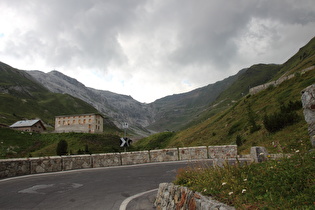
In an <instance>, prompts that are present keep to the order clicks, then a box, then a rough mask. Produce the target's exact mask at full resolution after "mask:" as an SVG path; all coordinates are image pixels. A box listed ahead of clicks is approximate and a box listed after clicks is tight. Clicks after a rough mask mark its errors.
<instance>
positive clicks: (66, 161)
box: [61, 155, 93, 171]
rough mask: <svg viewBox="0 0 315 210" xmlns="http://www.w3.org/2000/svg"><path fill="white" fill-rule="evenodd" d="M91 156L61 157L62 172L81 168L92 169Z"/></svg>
mask: <svg viewBox="0 0 315 210" xmlns="http://www.w3.org/2000/svg"><path fill="white" fill-rule="evenodd" d="M91 157H92V156H91V155H70V156H61V158H62V170H64V171H67V170H74V169H83V168H92V167H93V165H92V158H91Z"/></svg>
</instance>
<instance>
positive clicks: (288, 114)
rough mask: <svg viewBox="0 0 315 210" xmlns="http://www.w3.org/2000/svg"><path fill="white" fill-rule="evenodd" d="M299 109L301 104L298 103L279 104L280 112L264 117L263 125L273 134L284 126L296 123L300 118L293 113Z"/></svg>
mask: <svg viewBox="0 0 315 210" xmlns="http://www.w3.org/2000/svg"><path fill="white" fill-rule="evenodd" d="M301 107H302V104H301V102H300V101H295V102H292V101H289V103H288V104H281V105H280V111H278V112H275V113H273V114H270V115H267V114H266V115H265V116H264V119H263V123H264V126H265V128H266V129H267V130H268V131H269V132H271V133H274V132H277V131H279V130H281V129H283V128H284V127H286V126H289V125H293V124H294V123H297V122H298V121H299V120H300V117H299V115H298V114H297V113H296V112H295V111H296V110H298V109H300V108H301Z"/></svg>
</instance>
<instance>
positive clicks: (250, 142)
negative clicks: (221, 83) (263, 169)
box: [137, 38, 315, 153]
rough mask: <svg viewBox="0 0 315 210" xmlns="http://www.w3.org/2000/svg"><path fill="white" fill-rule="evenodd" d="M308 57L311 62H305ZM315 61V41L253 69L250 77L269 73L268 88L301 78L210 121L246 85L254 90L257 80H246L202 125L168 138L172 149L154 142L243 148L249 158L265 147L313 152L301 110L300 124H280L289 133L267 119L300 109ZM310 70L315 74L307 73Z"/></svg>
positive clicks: (246, 97)
mask: <svg viewBox="0 0 315 210" xmlns="http://www.w3.org/2000/svg"><path fill="white" fill-rule="evenodd" d="M301 55H302V56H301ZM303 55H306V56H305V57H303ZM314 55H315V38H313V39H312V40H311V41H310V42H309V43H308V44H307V45H306V46H304V47H302V48H301V49H300V50H299V51H298V52H297V53H296V54H295V55H294V56H292V57H291V58H290V59H289V60H288V61H287V62H285V63H284V64H282V65H263V66H261V64H260V65H254V66H252V67H251V69H252V70H251V72H248V73H250V74H254V73H255V72H257V69H256V68H257V67H264V68H266V69H269V70H268V71H270V72H269V73H270V74H265V73H263V75H265V76H263V77H264V78H265V82H267V81H274V80H277V79H279V78H280V77H281V74H282V75H284V76H282V77H285V76H286V75H289V74H292V73H293V74H294V75H295V76H294V77H293V78H291V79H287V80H285V81H284V82H283V83H281V84H279V85H278V86H270V87H269V88H267V89H266V90H264V91H261V92H259V93H257V94H255V95H249V94H248V95H244V96H241V97H240V99H239V100H235V101H234V103H229V104H227V105H225V106H223V108H222V107H221V108H222V109H220V110H219V112H218V111H217V113H212V115H210V114H209V113H211V111H212V110H213V109H216V108H217V107H219V106H221V105H222V103H221V104H218V103H219V102H220V100H221V101H222V100H225V99H227V98H231V97H232V96H233V95H240V94H239V93H240V90H241V89H242V88H240V87H241V86H242V85H241V84H246V85H248V83H246V82H249V81H248V80H250V78H252V77H250V76H249V75H250V74H249V75H247V74H246V73H244V74H242V75H241V77H239V79H238V80H236V81H235V83H234V84H232V85H231V86H230V87H229V88H228V89H226V90H225V91H224V92H222V94H221V95H220V96H219V97H218V99H217V100H216V101H215V102H214V103H217V104H218V105H217V106H213V105H212V106H210V107H209V109H208V110H206V111H205V112H204V113H201V114H200V119H202V120H200V122H199V123H196V124H194V125H192V126H190V127H187V128H186V129H185V130H182V131H180V132H177V133H176V134H173V135H171V139H170V138H169V135H168V138H167V141H166V142H167V144H166V145H165V142H164V141H163V139H162V140H160V141H161V142H163V144H161V145H160V147H157V146H156V145H157V144H156V143H155V142H154V143H155V144H154V145H155V146H156V147H155V148H161V147H162V148H163V147H164V148H165V147H183V146H185V147H186V146H197V145H224V144H236V143H237V144H238V145H239V146H240V147H239V152H241V153H249V148H250V147H251V146H256V145H259V146H265V147H266V148H267V149H268V151H269V152H271V153H272V152H285V153H287V152H292V150H294V148H296V147H297V145H304V146H305V147H306V149H307V148H308V147H310V143H309V136H308V131H307V124H306V122H305V120H304V116H303V113H302V108H301V106H300V107H299V108H298V109H297V110H294V113H296V114H294V115H293V116H295V118H294V119H293V121H294V122H289V123H288V122H286V123H287V124H282V123H283V122H282V121H280V122H281V127H282V126H283V128H281V129H279V130H276V131H272V132H271V131H269V130H267V129H266V127H265V124H264V119H266V118H265V117H266V116H276V115H277V113H279V112H281V110H282V111H283V110H285V109H284V107H289V105H290V104H298V103H299V102H300V101H301V91H302V90H303V89H304V88H306V87H308V86H309V85H312V84H314V83H315V69H314V68H313V67H314V65H315V63H314ZM253 67H254V68H253ZM305 69H313V70H310V71H307V72H303V70H305ZM254 75H256V74H254ZM256 76H257V75H256ZM261 79H262V78H261V77H260V78H259V79H258V80H259V81H261ZM250 82H252V81H250ZM254 82H256V81H254ZM237 84H238V85H237ZM257 84H259V83H257ZM236 89H239V91H236V92H234V90H236ZM215 105H216V104H215ZM224 107H225V108H224ZM278 116H279V115H278ZM273 120H275V121H276V120H278V119H277V118H275V119H273ZM163 135H166V134H163ZM166 136H167V135H166ZM155 138H158V137H155ZM143 141H146V142H147V143H146V144H147V146H146V148H147V149H152V148H148V146H149V145H151V142H150V140H148V139H144V140H143ZM137 145H142V141H139V142H137Z"/></svg>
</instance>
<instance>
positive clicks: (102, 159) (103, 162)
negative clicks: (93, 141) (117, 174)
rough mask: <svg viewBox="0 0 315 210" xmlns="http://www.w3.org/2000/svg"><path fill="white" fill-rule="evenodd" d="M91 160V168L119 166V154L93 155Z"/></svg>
mask: <svg viewBox="0 0 315 210" xmlns="http://www.w3.org/2000/svg"><path fill="white" fill-rule="evenodd" d="M92 159H93V168H98V167H109V166H120V165H121V156H120V153H105V154H93V155H92Z"/></svg>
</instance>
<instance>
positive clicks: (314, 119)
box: [301, 84, 315, 147]
mask: <svg viewBox="0 0 315 210" xmlns="http://www.w3.org/2000/svg"><path fill="white" fill-rule="evenodd" d="M301 100H302V105H303V113H304V118H305V121H306V122H307V124H308V133H309V135H310V138H311V144H312V146H313V147H315V84H313V85H311V86H309V87H307V88H305V89H304V90H303V91H302V98H301Z"/></svg>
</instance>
